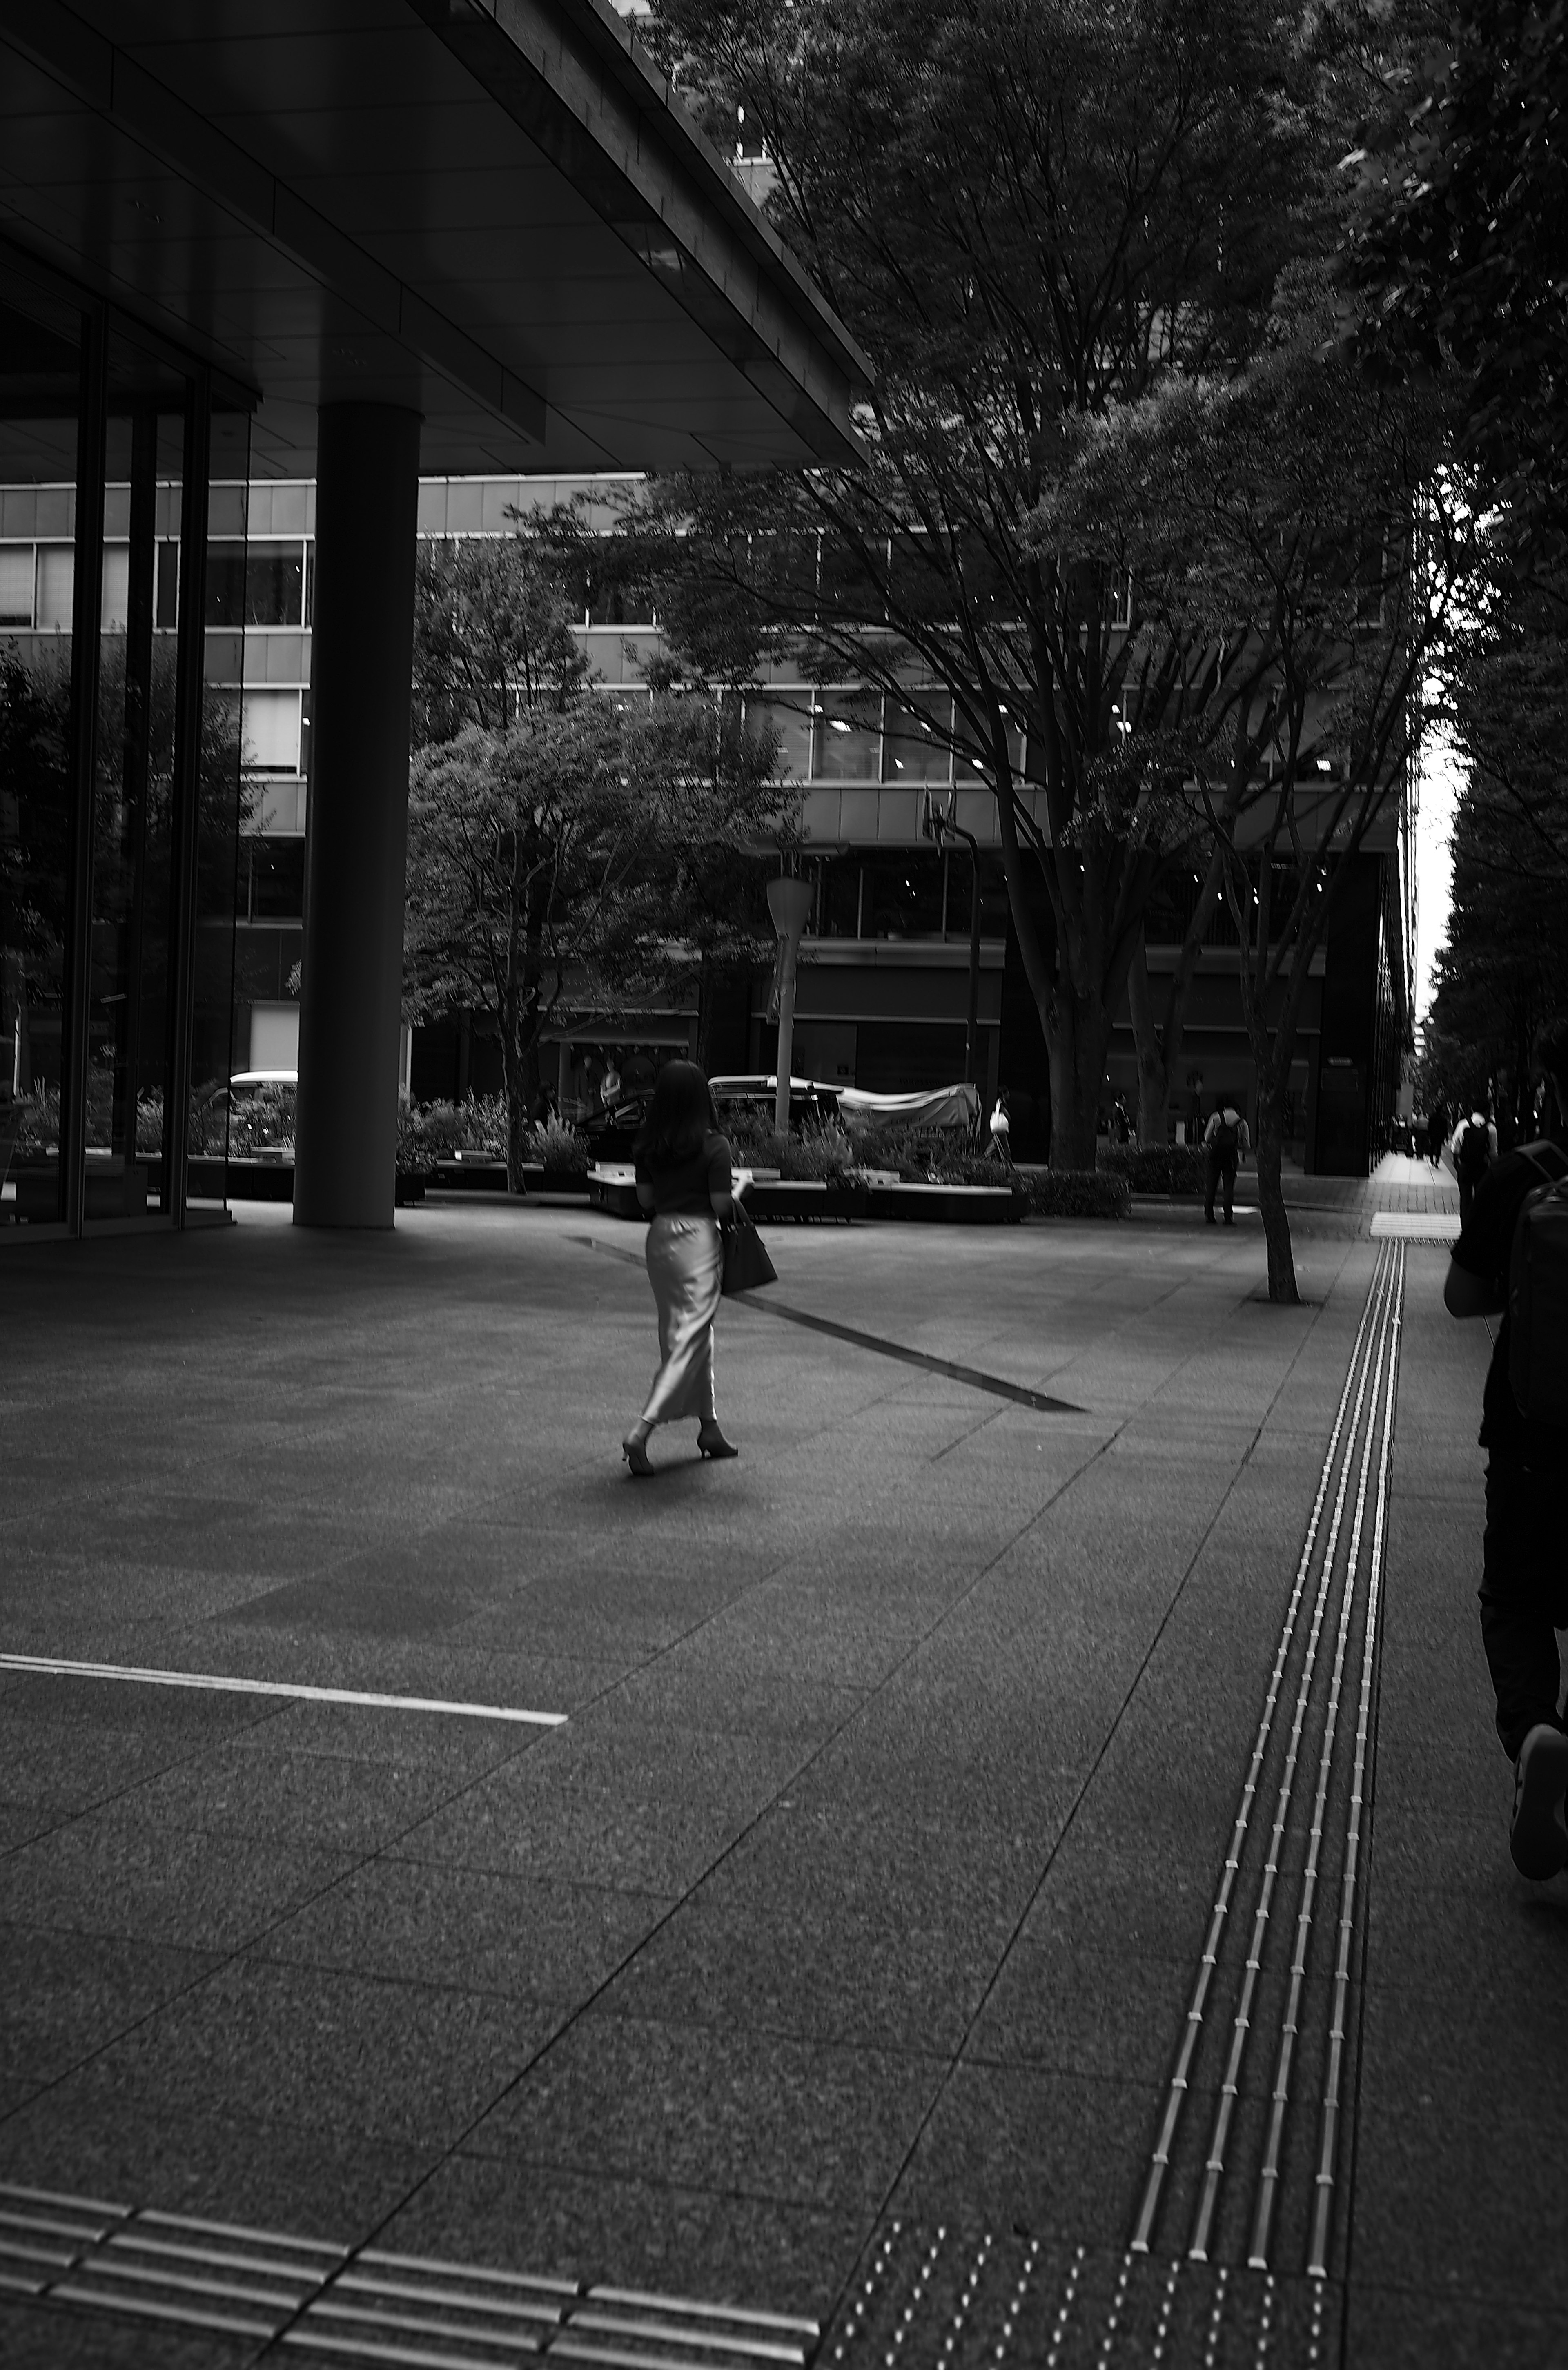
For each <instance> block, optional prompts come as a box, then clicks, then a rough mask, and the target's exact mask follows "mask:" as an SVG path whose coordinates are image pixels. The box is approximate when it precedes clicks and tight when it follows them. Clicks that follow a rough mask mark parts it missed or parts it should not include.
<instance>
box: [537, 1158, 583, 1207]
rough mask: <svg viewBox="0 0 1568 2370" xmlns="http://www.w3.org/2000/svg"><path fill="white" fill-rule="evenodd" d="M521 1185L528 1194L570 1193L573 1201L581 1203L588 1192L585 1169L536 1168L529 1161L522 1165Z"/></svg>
mask: <svg viewBox="0 0 1568 2370" xmlns="http://www.w3.org/2000/svg"><path fill="white" fill-rule="evenodd" d="M523 1183H524V1187H525V1190H526V1191H528V1192H530V1193H570V1194H571V1197H572V1199H573V1200H574V1201H578V1202H581V1201H582V1200H583V1199H584V1198H585V1197H586V1195H587V1191H588V1171H587V1170H586V1169H585V1168H535V1166H534V1164H533V1162H532V1161H531V1160H528V1161H525V1162H524V1164H523Z"/></svg>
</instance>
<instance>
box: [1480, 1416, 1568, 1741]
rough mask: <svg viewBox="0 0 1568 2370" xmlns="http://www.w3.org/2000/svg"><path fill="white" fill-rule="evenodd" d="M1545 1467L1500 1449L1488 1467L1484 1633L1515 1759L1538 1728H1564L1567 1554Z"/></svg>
mask: <svg viewBox="0 0 1568 2370" xmlns="http://www.w3.org/2000/svg"><path fill="white" fill-rule="evenodd" d="M1552 1494H1553V1493H1552V1487H1551V1480H1550V1478H1549V1475H1548V1474H1547V1472H1546V1471H1545V1470H1544V1469H1539V1468H1537V1467H1531V1466H1528V1465H1526V1464H1525V1463H1523V1461H1522V1460H1521V1459H1520V1458H1518V1457H1517V1456H1511V1455H1501V1456H1499V1455H1497V1454H1496V1453H1495V1452H1493V1455H1491V1456H1489V1457H1488V1459H1487V1466H1486V1539H1485V1546H1484V1551H1483V1552H1484V1563H1483V1575H1484V1576H1483V1578H1482V1583H1481V1636H1482V1644H1483V1645H1484V1646H1485V1649H1486V1661H1487V1666H1488V1668H1489V1669H1490V1671H1491V1673H1492V1684H1493V1688H1494V1689H1495V1690H1496V1695H1497V1733H1498V1736H1499V1737H1500V1738H1501V1740H1502V1744H1503V1750H1504V1752H1505V1754H1507V1755H1508V1758H1509V1760H1510V1761H1516V1760H1517V1759H1518V1757H1519V1748H1520V1746H1521V1745H1522V1744H1523V1743H1524V1741H1525V1739H1526V1737H1527V1736H1528V1734H1529V1732H1530V1731H1531V1729H1532V1728H1537V1727H1539V1725H1540V1724H1541V1723H1542V1722H1543V1721H1544V1722H1545V1723H1546V1724H1547V1726H1549V1727H1551V1728H1561V1727H1562V1725H1563V1722H1562V1717H1561V1715H1560V1714H1559V1711H1558V1708H1557V1698H1558V1695H1559V1693H1560V1691H1561V1689H1562V1663H1561V1662H1560V1660H1559V1657H1558V1651H1557V1632H1558V1630H1559V1629H1561V1628H1568V1554H1565V1553H1564V1549H1563V1544H1562V1524H1561V1521H1560V1520H1559V1519H1557V1518H1556V1515H1555V1510H1554V1508H1553V1504H1552Z"/></svg>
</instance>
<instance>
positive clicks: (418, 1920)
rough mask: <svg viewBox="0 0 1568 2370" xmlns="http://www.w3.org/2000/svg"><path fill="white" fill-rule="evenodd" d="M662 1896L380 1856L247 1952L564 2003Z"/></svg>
mask: <svg viewBox="0 0 1568 2370" xmlns="http://www.w3.org/2000/svg"><path fill="white" fill-rule="evenodd" d="M670 1906H671V1904H670V1903H669V1902H668V1901H666V1900H662V1899H660V1898H658V1897H656V1896H654V1895H652V1894H648V1893H630V1892H615V1891H610V1890H608V1889H606V1888H605V1887H601V1886H592V1885H587V1884H566V1883H559V1882H558V1883H547V1882H541V1881H534V1880H528V1879H525V1878H520V1877H514V1876H506V1875H498V1874H496V1873H494V1872H492V1871H489V1870H472V1869H451V1868H439V1867H432V1866H429V1865H428V1864H421V1863H417V1862H412V1861H406V1860H389V1859H384V1860H376V1861H373V1862H370V1863H368V1864H366V1865H365V1866H363V1867H361V1868H358V1869H356V1870H353V1872H352V1874H351V1875H349V1876H347V1877H345V1878H344V1880H343V1881H342V1882H341V1883H340V1884H336V1885H334V1886H333V1887H332V1889H331V1891H330V1892H329V1893H322V1894H320V1895H319V1896H318V1897H317V1899H316V1900H314V1901H312V1902H310V1903H308V1904H306V1907H305V1908H304V1909H303V1910H301V1911H300V1912H299V1913H298V1914H297V1915H296V1916H293V1917H290V1918H288V1919H286V1920H285V1921H284V1922H283V1923H282V1924H281V1925H279V1926H276V1927H273V1929H272V1930H271V1933H269V1934H268V1935H267V1936H266V1937H265V1939H263V1940H261V1941H260V1942H259V1943H258V1944H257V1945H256V1946H255V1948H254V1950H252V1952H251V1956H252V1957H254V1958H258V1959H266V1960H269V1961H274V1962H279V1963H281V1964H293V1965H299V1966H312V1967H330V1968H340V1969H342V1970H344V1971H345V1972H348V1973H356V1974H367V1975H377V1976H380V1977H383V1978H384V1979H385V1980H386V1981H387V1982H388V1983H418V1984H445V1985H453V1986H455V1988H457V1989H458V1990H461V1991H465V1992H472V1993H479V1992H493V1993H497V1994H500V1995H502V1996H504V1997H507V1998H510V1999H517V2000H528V2001H535V2002H538V2003H551V2002H554V2003H560V2004H564V2005H570V2004H574V2003H576V2002H579V2001H582V2000H583V1999H586V1998H588V1997H589V1996H591V1995H592V1994H593V1993H594V1991H595V1990H597V1988H598V1986H599V1985H601V1984H602V1983H604V1982H605V1979H606V1978H607V1977H608V1976H609V1975H610V1974H611V1973H613V1972H614V1970H615V1969H616V1968H617V1966H618V1965H619V1964H620V1963H621V1962H622V1961H623V1960H624V1959H626V1958H627V1957H628V1955H629V1954H630V1953H631V1952H632V1951H633V1950H636V1949H637V1947H638V1945H639V1944H640V1942H641V1941H642V1940H643V1939H645V1937H646V1936H647V1935H648V1934H649V1933H651V1931H652V1929H653V1927H655V1926H657V1925H658V1924H659V1923H660V1922H661V1920H662V1919H663V1917H664V1916H665V1915H666V1914H667V1912H668V1909H669V1908H670Z"/></svg>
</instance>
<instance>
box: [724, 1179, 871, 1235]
mask: <svg viewBox="0 0 1568 2370" xmlns="http://www.w3.org/2000/svg"><path fill="white" fill-rule="evenodd" d="M745 1206H746V1208H747V1210H748V1211H749V1212H750V1213H751V1215H752V1217H753V1218H754V1219H755V1221H756V1224H757V1225H759V1226H767V1225H782V1224H784V1223H786V1222H787V1221H789V1220H790V1219H793V1221H794V1222H795V1224H796V1225H810V1224H811V1223H812V1222H813V1220H814V1221H815V1222H816V1223H817V1224H819V1225H821V1224H823V1223H824V1222H825V1221H827V1220H829V1219H838V1220H841V1221H844V1222H846V1223H847V1221H848V1220H849V1219H851V1218H863V1217H865V1216H867V1215H868V1214H869V1211H870V1194H869V1193H868V1191H867V1189H866V1187H865V1186H864V1185H829V1184H826V1183H824V1182H819V1181H816V1180H814V1179H809V1178H803V1177H802V1178H780V1179H779V1180H778V1183H777V1184H767V1185H764V1184H761V1183H756V1184H754V1185H753V1186H752V1189H751V1191H750V1192H749V1193H747V1195H746V1197H745Z"/></svg>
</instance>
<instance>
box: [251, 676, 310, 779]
mask: <svg viewBox="0 0 1568 2370" xmlns="http://www.w3.org/2000/svg"><path fill="white" fill-rule="evenodd" d="M244 732H245V762H246V765H248V766H249V767H250V768H251V769H252V770H253V771H255V772H257V773H261V774H297V773H298V771H299V694H298V692H297V691H247V693H246V695H245V720H244Z"/></svg>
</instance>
